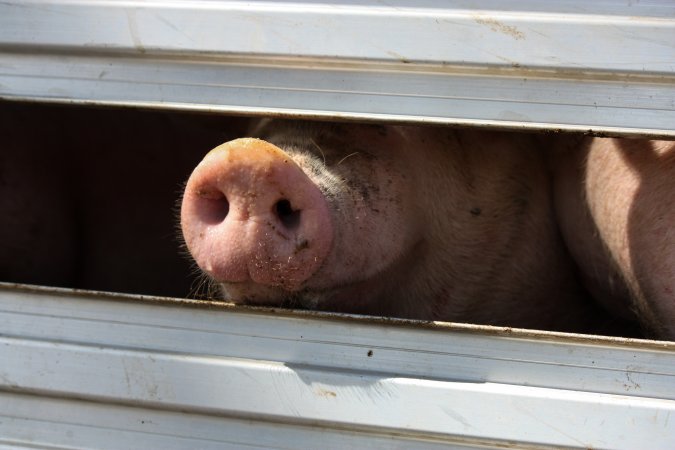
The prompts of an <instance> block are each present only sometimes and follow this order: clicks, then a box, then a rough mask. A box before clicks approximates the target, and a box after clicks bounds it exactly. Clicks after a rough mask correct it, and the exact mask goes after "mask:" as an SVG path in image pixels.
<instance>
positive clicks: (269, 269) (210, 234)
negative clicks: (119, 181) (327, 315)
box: [181, 138, 333, 291]
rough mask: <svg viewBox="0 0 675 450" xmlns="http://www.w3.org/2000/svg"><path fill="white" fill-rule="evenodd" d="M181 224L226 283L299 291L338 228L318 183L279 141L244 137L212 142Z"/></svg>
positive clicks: (201, 261) (197, 254)
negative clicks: (250, 284) (283, 148)
mask: <svg viewBox="0 0 675 450" xmlns="http://www.w3.org/2000/svg"><path fill="white" fill-rule="evenodd" d="M181 227H182V231H183V236H184V239H185V243H186V245H187V248H188V250H189V251H190V253H191V254H192V256H193V258H194V260H195V262H196V263H197V265H198V266H199V267H200V268H201V269H202V270H204V271H205V272H207V273H208V274H209V275H210V276H211V277H213V278H214V279H215V280H216V281H218V282H220V283H243V282H253V283H256V284H259V285H265V286H273V287H280V288H283V289H285V290H287V291H297V290H299V289H301V288H302V287H303V283H305V282H306V281H307V280H308V279H310V278H311V277H312V275H313V274H314V273H315V272H316V271H317V270H318V269H319V268H320V267H321V265H322V263H323V261H324V259H325V258H326V256H327V255H328V253H329V251H330V248H331V245H332V241H333V228H332V224H331V217H330V213H329V209H328V204H327V203H326V199H325V198H324V196H323V194H322V192H321V191H320V190H319V188H318V187H317V185H316V184H315V183H314V182H313V181H312V180H311V179H310V178H309V177H308V176H307V175H306V174H305V173H304V171H303V170H302V169H301V168H300V167H299V166H298V165H297V164H296V163H295V162H294V161H293V160H292V159H291V157H290V156H289V155H288V154H287V153H285V152H284V151H283V150H281V149H280V148H278V147H276V146H275V145H273V144H270V143H268V142H266V141H263V140H259V139H253V138H243V139H236V140H234V141H230V142H227V143H225V144H223V145H221V146H219V147H216V148H215V149H214V150H212V151H211V152H210V153H209V154H208V155H206V157H205V158H204V159H203V160H202V162H201V163H200V164H199V165H198V166H197V167H196V168H195V170H194V171H193V173H192V175H191V176H190V178H189V179H188V182H187V185H186V188H185V194H184V196H183V202H182V207H181Z"/></svg>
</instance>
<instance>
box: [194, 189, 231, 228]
mask: <svg viewBox="0 0 675 450" xmlns="http://www.w3.org/2000/svg"><path fill="white" fill-rule="evenodd" d="M198 196H199V208H198V209H197V210H198V214H199V216H200V218H201V220H203V221H204V222H205V223H208V224H216V223H220V222H222V221H223V220H225V218H226V217H227V215H228V214H229V212H230V202H229V201H228V200H227V197H225V194H223V193H222V192H218V191H217V192H213V191H209V192H206V191H200V192H198Z"/></svg>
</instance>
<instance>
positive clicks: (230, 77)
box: [0, 0, 675, 137]
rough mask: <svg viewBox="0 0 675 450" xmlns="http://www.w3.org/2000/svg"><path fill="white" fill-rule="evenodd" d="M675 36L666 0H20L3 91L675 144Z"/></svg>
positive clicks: (13, 4)
mask: <svg viewBox="0 0 675 450" xmlns="http://www.w3.org/2000/svg"><path fill="white" fill-rule="evenodd" d="M441 6H442V7H441ZM674 35H675V5H673V3H672V2H670V1H667V0H664V1H652V2H649V3H647V4H644V3H640V4H634V5H632V4H628V3H626V2H623V1H621V2H619V1H605V2H592V3H590V4H589V2H586V1H583V2H582V1H562V0H561V1H550V2H528V1H517V2H509V3H508V5H503V2H478V1H476V2H464V3H463V4H462V5H461V6H459V5H458V4H456V3H451V2H448V3H446V4H440V3H439V2H412V1H394V2H388V4H387V5H386V6H384V5H382V4H381V3H380V2H375V1H352V2H340V3H337V2H336V3H330V2H309V1H305V2H255V1H254V2H233V1H221V0H219V1H84V0H80V1H65V0H62V1H24V0H21V1H19V0H14V1H7V2H3V3H2V4H0V97H2V98H5V99H23V100H26V99H28V100H45V101H61V102H75V103H89V102H93V103H97V104H107V105H140V106H149V107H168V108H178V109H196V110H208V111H225V112H237V113H251V114H271V113H276V114H283V115H289V116H305V117H324V118H336V117H339V118H345V119H361V120H391V121H406V122H431V123H452V124H470V125H485V126H500V127H506V128H518V129H564V130H582V131H586V130H593V131H595V132H608V133H612V134H626V135H636V134H639V135H652V136H666V137H673V136H675V125H673V124H674V123H675V62H674V61H675V49H674V47H673V44H672V41H673V39H672V37H673V36H674Z"/></svg>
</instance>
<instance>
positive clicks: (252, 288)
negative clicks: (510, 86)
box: [181, 120, 591, 329]
mask: <svg viewBox="0 0 675 450" xmlns="http://www.w3.org/2000/svg"><path fill="white" fill-rule="evenodd" d="M251 134H252V135H254V136H257V137H259V138H261V139H262V140H260V139H253V138H245V139H237V140H234V141H231V142H228V143H226V144H223V145H222V146H220V147H218V148H216V149H215V150H213V151H212V152H211V153H209V154H208V155H207V156H206V157H205V158H204V160H203V161H202V162H201V163H200V164H199V166H198V167H197V168H196V169H195V170H194V172H193V174H192V175H191V177H190V179H189V180H188V183H187V186H186V189H185V194H184V197H183V202H182V212H181V225H182V230H183V236H184V239H185V243H186V246H187V249H188V250H189V252H190V253H191V254H192V256H193V258H194V260H195V261H196V263H197V265H198V266H199V268H200V269H201V270H203V271H204V272H205V273H207V274H208V276H209V277H210V278H211V279H212V280H213V281H215V282H216V283H217V284H218V285H219V286H220V287H221V290H222V294H223V296H224V297H225V298H226V299H228V300H231V301H233V302H237V303H246V304H254V305H277V306H279V305H283V306H293V307H298V306H304V307H308V308H316V309H321V310H330V311H340V312H350V313H366V314H376V315H389V316H396V317H406V318H416V319H427V320H428V319H434V320H453V321H471V322H478V323H489V324H502V325H510V326H530V327H532V326H534V327H544V328H556V329H575V327H576V326H577V325H579V326H581V324H582V323H583V322H584V321H583V320H581V319H580V318H581V317H590V316H591V315H590V314H589V311H588V309H587V307H586V303H585V300H584V298H583V296H582V295H579V291H578V285H577V284H576V281H575V278H574V275H573V270H572V266H571V263H570V261H569V258H568V256H567V253H566V251H565V250H564V248H563V246H562V241H561V238H560V236H559V233H558V230H557V226H556V224H555V222H554V220H553V210H552V204H551V192H550V180H549V178H548V173H547V171H546V167H545V164H544V160H543V156H542V154H541V152H539V151H538V150H537V148H536V145H535V144H534V141H533V140H531V138H530V137H527V136H515V135H507V134H505V133H495V132H476V131H468V130H464V131H458V130H450V129H446V128H438V127H437V128H430V127H403V126H386V127H384V126H368V125H346V124H320V123H298V122H285V121H279V120H269V121H262V122H261V123H260V124H259V125H258V126H257V127H255V129H254V131H253V132H252V133H251Z"/></svg>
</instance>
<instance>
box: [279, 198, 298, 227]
mask: <svg viewBox="0 0 675 450" xmlns="http://www.w3.org/2000/svg"><path fill="white" fill-rule="evenodd" d="M275 210H276V214H277V217H279V220H280V221H281V223H282V224H283V225H284V226H285V227H286V228H288V229H290V230H293V229H295V228H297V227H298V225H299V224H300V210H299V209H296V210H294V209H293V207H292V206H291V202H290V201H288V200H286V199H281V200H279V201H278V202H277V203H276V205H275Z"/></svg>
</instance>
